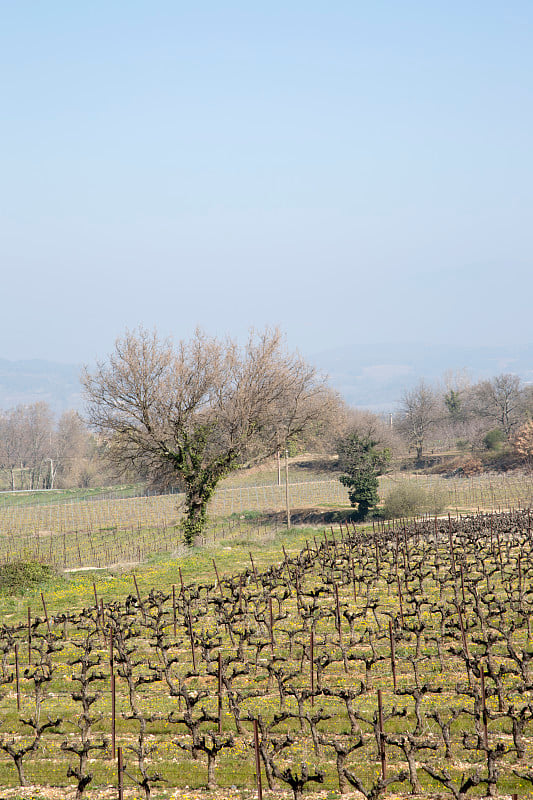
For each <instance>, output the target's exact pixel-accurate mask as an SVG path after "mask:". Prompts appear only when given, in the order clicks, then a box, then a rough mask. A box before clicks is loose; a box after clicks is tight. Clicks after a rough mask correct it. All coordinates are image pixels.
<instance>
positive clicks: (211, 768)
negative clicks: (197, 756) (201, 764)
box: [207, 752, 217, 792]
mask: <svg viewBox="0 0 533 800" xmlns="http://www.w3.org/2000/svg"><path fill="white" fill-rule="evenodd" d="M215 764H216V759H215V756H214V754H213V753H210V752H208V753H207V788H208V789H209V791H211V792H212V791H214V790H215V789H216V785H217V781H216V778H215Z"/></svg>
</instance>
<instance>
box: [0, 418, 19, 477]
mask: <svg viewBox="0 0 533 800" xmlns="http://www.w3.org/2000/svg"><path fill="white" fill-rule="evenodd" d="M21 433H22V431H21V426H20V420H19V417H18V414H17V411H16V409H11V410H10V411H5V412H3V413H2V414H0V468H1V469H5V470H8V471H9V474H10V478H11V489H12V490H13V491H15V488H16V487H15V474H16V470H17V469H18V468H19V467H20V464H21V461H22V457H21V440H22V436H21Z"/></svg>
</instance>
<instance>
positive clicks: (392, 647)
mask: <svg viewBox="0 0 533 800" xmlns="http://www.w3.org/2000/svg"><path fill="white" fill-rule="evenodd" d="M389 638H390V661H391V668H392V683H393V685H394V691H396V645H395V642H394V634H393V632H392V621H391V620H390V619H389Z"/></svg>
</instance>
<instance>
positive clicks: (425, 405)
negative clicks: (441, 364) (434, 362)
mask: <svg viewBox="0 0 533 800" xmlns="http://www.w3.org/2000/svg"><path fill="white" fill-rule="evenodd" d="M438 420H439V405H438V402H437V398H436V396H435V393H434V391H433V390H432V389H431V388H430V387H429V386H428V385H427V383H425V381H423V380H422V381H420V383H419V384H418V385H417V386H415V388H414V389H411V391H408V392H405V394H404V396H403V399H402V410H401V412H400V416H399V419H398V423H397V425H398V430H399V431H400V433H401V434H402V435H403V437H404V438H405V440H406V441H407V443H408V444H409V446H411V447H415V449H416V457H417V459H418V460H419V461H420V459H421V458H422V454H423V452H424V447H425V444H426V441H427V438H428V434H429V433H430V431H431V430H432V428H433V427H434V426H435V425H436V424H437V422H438Z"/></svg>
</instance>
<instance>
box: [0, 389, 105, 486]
mask: <svg viewBox="0 0 533 800" xmlns="http://www.w3.org/2000/svg"><path fill="white" fill-rule="evenodd" d="M0 477H1V485H2V488H3V489H11V490H13V491H15V490H20V489H30V490H31V489H55V488H61V489H64V488H72V487H88V486H92V485H95V484H96V485H102V484H105V483H106V482H107V481H108V480H111V476H110V475H109V469H108V468H106V466H105V463H104V459H103V452H102V446H101V445H100V444H99V442H98V440H97V438H96V437H95V435H94V434H92V433H91V432H90V431H89V430H88V428H87V426H86V425H85V423H84V421H83V420H82V418H81V417H80V415H79V414H78V413H77V412H75V411H65V412H64V413H63V414H62V415H61V416H60V417H59V419H56V418H55V416H54V413H53V411H52V409H51V408H50V406H49V405H48V404H47V403H44V402H39V403H31V404H29V405H19V406H16V407H15V408H11V409H8V410H6V411H1V410H0Z"/></svg>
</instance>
